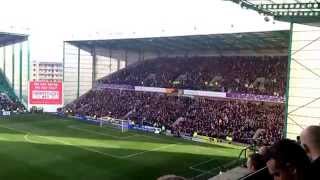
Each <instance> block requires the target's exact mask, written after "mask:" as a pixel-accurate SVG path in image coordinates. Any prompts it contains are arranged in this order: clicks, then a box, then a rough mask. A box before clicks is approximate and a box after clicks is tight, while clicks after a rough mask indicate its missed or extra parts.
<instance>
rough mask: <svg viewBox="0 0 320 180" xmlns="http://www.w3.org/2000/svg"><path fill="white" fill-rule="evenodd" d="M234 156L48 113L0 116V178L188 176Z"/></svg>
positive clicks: (221, 150)
mask: <svg viewBox="0 0 320 180" xmlns="http://www.w3.org/2000/svg"><path fill="white" fill-rule="evenodd" d="M239 152H240V149H239V148H236V147H229V146H228V147H227V146H222V145H210V144H203V143H196V142H190V141H186V140H183V139H180V138H174V137H166V136H160V135H154V134H146V133H142V132H134V131H129V132H126V133H121V132H120V131H119V130H116V129H112V128H107V127H104V128H100V127H98V126H94V125H89V124H86V123H83V122H78V121H76V120H71V119H62V118H58V117H54V116H50V115H30V114H27V115H16V116H10V117H1V118H0V162H1V168H0V179H12V180H17V179H30V180H31V179H32V180H38V179H39V180H40V179H41V180H46V179H52V180H53V179H54V180H56V179H59V180H62V179H77V180H82V179H83V180H85V179H86V180H89V179H92V180H93V179H94V180H100V179H104V180H105V179H108V180H115V179H117V180H118V179H121V180H126V179H134V180H135V179H136V180H138V179H139V180H140V179H156V178H157V177H159V176H161V175H165V174H176V175H181V176H184V177H187V178H191V177H195V176H198V175H199V174H206V172H207V171H209V170H211V169H213V168H216V167H218V166H221V165H223V164H226V163H228V162H231V161H234V160H235V159H237V156H238V155H239ZM212 176H213V174H212Z"/></svg>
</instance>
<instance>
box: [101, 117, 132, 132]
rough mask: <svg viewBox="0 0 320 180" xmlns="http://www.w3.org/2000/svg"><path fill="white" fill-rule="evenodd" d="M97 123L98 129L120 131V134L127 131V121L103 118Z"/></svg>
mask: <svg viewBox="0 0 320 180" xmlns="http://www.w3.org/2000/svg"><path fill="white" fill-rule="evenodd" d="M99 121H100V122H99V124H100V127H104V126H107V127H112V128H116V129H119V130H121V132H127V131H128V130H129V120H123V119H114V118H110V117H103V118H100V119H99Z"/></svg>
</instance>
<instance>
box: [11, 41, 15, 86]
mask: <svg viewBox="0 0 320 180" xmlns="http://www.w3.org/2000/svg"><path fill="white" fill-rule="evenodd" d="M14 46H15V45H12V54H11V60H12V72H11V77H12V79H11V81H12V82H11V87H12V89H13V91H14V74H15V73H14V59H15V56H14V55H15V54H14V51H15V50H14Z"/></svg>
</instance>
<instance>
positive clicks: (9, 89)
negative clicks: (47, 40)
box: [0, 32, 30, 106]
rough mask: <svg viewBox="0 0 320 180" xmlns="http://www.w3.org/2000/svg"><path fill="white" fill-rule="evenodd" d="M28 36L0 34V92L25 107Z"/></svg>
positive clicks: (28, 61) (28, 56) (28, 66)
mask: <svg viewBox="0 0 320 180" xmlns="http://www.w3.org/2000/svg"><path fill="white" fill-rule="evenodd" d="M29 71H30V50H29V41H28V35H24V34H15V33H7V32H0V73H1V78H0V80H1V82H2V83H1V87H0V90H1V91H4V92H6V93H8V95H9V96H10V97H11V98H13V99H16V100H19V101H21V102H22V103H23V104H24V105H25V106H26V105H27V99H28V98H27V96H28V81H29V79H30V74H29Z"/></svg>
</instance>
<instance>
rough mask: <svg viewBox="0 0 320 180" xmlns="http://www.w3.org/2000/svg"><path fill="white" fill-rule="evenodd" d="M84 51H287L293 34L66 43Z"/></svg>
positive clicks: (225, 35) (251, 33)
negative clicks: (99, 49) (100, 49)
mask: <svg viewBox="0 0 320 180" xmlns="http://www.w3.org/2000/svg"><path fill="white" fill-rule="evenodd" d="M65 42H67V43H69V44H72V45H74V46H77V47H79V48H82V49H90V48H93V47H95V48H106V49H112V50H129V51H152V52H176V51H195V50H199V51H201V50H215V51H217V52H221V51H229V50H230V51H237V50H255V51H258V50H266V49H268V50H283V49H287V48H288V42H289V31H287V30H281V31H266V32H247V33H232V34H231V33H230V34H208V35H188V36H170V37H150V38H132V39H105V40H80V41H65Z"/></svg>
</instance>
